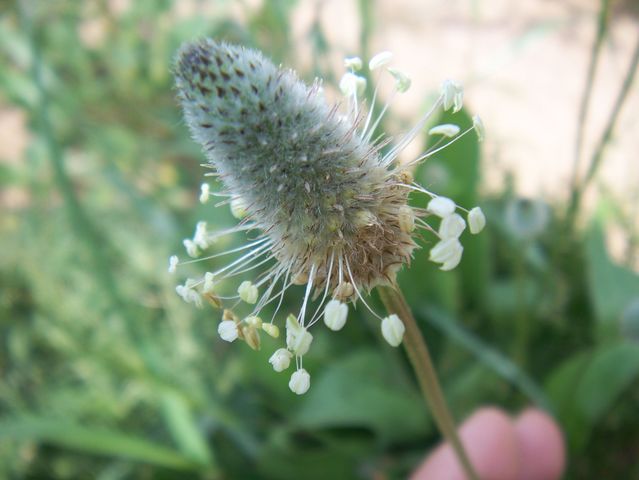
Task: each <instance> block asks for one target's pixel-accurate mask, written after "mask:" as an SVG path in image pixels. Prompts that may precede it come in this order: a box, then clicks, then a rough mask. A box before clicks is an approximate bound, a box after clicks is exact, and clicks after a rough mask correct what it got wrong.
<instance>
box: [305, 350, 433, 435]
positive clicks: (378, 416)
mask: <svg viewBox="0 0 639 480" xmlns="http://www.w3.org/2000/svg"><path fill="white" fill-rule="evenodd" d="M304 400H305V401H304V404H303V405H302V407H301V409H300V410H299V411H298V412H297V414H296V415H295V416H294V417H293V422H294V425H296V426H297V427H300V428H309V429H322V428H335V427H359V428H367V429H370V430H371V431H372V432H374V433H375V434H376V435H377V437H378V438H380V439H381V440H382V441H387V442H388V441H393V440H398V439H403V440H407V439H411V438H416V437H419V436H422V435H424V434H425V433H426V432H427V431H428V430H429V429H430V417H429V415H428V413H427V409H426V406H425V404H424V401H423V400H422V398H421V397H420V396H419V395H417V393H416V391H414V390H407V389H406V387H405V386H404V385H403V384H398V382H397V381H396V379H394V378H393V374H392V372H391V371H390V369H389V368H388V367H387V365H386V364H385V363H384V361H383V357H382V356H381V355H380V354H379V353H378V352H376V351H374V350H370V349H366V350H364V349H362V350H360V351H358V352H356V353H354V354H353V355H351V356H349V357H347V358H343V359H340V360H339V361H336V362H334V363H333V364H331V365H328V366H327V367H326V368H325V369H324V370H323V371H322V372H321V374H320V375H319V378H318V379H317V381H315V382H314V385H313V387H312V388H311V390H309V392H308V393H307V394H306V398H305V399H304Z"/></svg>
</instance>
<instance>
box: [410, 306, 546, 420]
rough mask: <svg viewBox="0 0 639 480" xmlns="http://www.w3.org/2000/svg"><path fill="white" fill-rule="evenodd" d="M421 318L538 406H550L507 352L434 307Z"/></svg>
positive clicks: (542, 393) (423, 313)
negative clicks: (506, 354)
mask: <svg viewBox="0 0 639 480" xmlns="http://www.w3.org/2000/svg"><path fill="white" fill-rule="evenodd" d="M420 313H421V318H424V319H426V320H427V321H428V322H429V323H430V324H431V325H433V326H435V327H436V328H437V329H438V330H441V331H442V332H443V333H444V334H445V335H446V336H447V337H449V338H450V339H451V340H453V341H454V342H456V343H458V344H460V345H461V346H462V347H464V348H465V349H467V350H468V351H469V352H471V353H472V354H473V355H475V357H476V358H477V359H478V360H479V361H480V362H481V363H483V364H484V365H486V367H488V368H489V369H490V370H492V371H493V372H495V373H497V374H498V375H499V376H501V377H502V378H504V379H506V380H508V382H510V383H511V384H513V385H514V386H515V387H517V388H518V389H519V390H520V391H521V392H522V393H523V394H524V395H526V396H527V397H528V398H529V399H530V400H532V401H533V402H535V403H536V404H537V405H539V406H541V407H543V408H546V409H548V408H549V407H550V402H549V401H548V398H547V397H546V395H545V394H544V392H543V390H542V389H541V387H539V386H538V385H537V383H536V382H535V381H534V380H533V379H532V378H530V377H529V376H528V375H527V374H526V372H524V371H523V370H521V369H520V368H519V367H518V366H517V365H516V364H515V363H513V362H512V361H511V360H510V359H508V358H507V357H506V356H505V355H504V354H502V353H501V352H499V351H498V350H496V349H495V348H493V347H491V346H490V345H488V344H486V343H485V342H483V341H482V340H481V339H480V338H479V337H477V336H476V335H474V334H473V333H472V332H470V331H469V330H467V329H465V328H464V327H463V326H462V325H461V324H460V323H458V322H456V321H455V320H454V319H453V318H452V317H450V316H448V315H446V314H444V313H443V312H441V311H439V310H436V309H434V308H423V309H421V310H420Z"/></svg>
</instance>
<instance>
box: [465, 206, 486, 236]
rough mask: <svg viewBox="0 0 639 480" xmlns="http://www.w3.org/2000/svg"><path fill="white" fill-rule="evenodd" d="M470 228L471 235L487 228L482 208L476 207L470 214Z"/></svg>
mask: <svg viewBox="0 0 639 480" xmlns="http://www.w3.org/2000/svg"><path fill="white" fill-rule="evenodd" d="M468 226H469V227H470V233H472V234H473V235H475V234H477V233H479V232H481V231H482V230H483V229H484V227H485V226H486V217H485V216H484V212H482V210H481V208H479V207H475V208H473V209H471V211H470V212H468Z"/></svg>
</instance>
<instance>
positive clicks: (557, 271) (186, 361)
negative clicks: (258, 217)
mask: <svg viewBox="0 0 639 480" xmlns="http://www.w3.org/2000/svg"><path fill="white" fill-rule="evenodd" d="M203 36H209V37H212V38H216V39H227V40H229V41H232V42H236V43H241V44H244V45H247V46H253V47H257V48H260V49H262V50H263V51H264V52H265V53H266V54H267V55H268V56H271V57H272V58H273V59H274V60H275V61H276V62H281V63H283V64H284V65H287V66H290V67H293V68H295V69H297V70H298V71H299V73H300V75H301V76H302V77H303V78H304V79H306V80H309V81H311V80H312V79H313V78H314V77H316V76H320V77H322V78H324V79H325V84H326V87H327V89H328V90H330V89H331V85H335V84H336V83H337V81H338V80H339V78H340V76H341V74H342V73H343V66H342V59H343V57H344V56H347V55H360V56H362V57H364V58H365V59H367V58H370V56H372V55H373V54H374V53H377V52H378V51H381V50H391V51H393V52H394V54H395V60H394V63H395V66H397V67H398V68H400V69H402V70H403V71H405V72H406V73H407V74H408V75H409V76H411V78H412V79H413V86H412V88H411V90H409V91H408V92H407V93H406V94H405V95H404V96H403V97H401V98H398V99H397V100H396V101H395V102H394V103H393V106H392V108H391V115H390V116H389V117H387V119H386V121H385V125H384V130H385V131H387V132H390V133H391V134H392V133H399V132H401V131H403V130H404V129H405V128H407V127H409V126H410V125H412V124H414V123H415V122H416V121H417V119H418V118H419V115H420V112H424V111H425V109H426V108H427V107H428V106H429V105H430V103H431V102H432V99H433V98H434V96H435V95H436V94H437V89H438V86H439V84H440V83H441V81H442V80H444V79H446V78H455V79H457V80H459V81H461V82H462V83H463V84H464V85H465V87H466V107H465V109H464V110H463V111H461V112H459V113H458V114H456V115H454V116H445V117H443V118H440V119H438V121H439V122H443V121H445V122H454V123H457V124H459V125H461V126H464V125H469V124H470V116H471V115H473V114H480V115H481V116H482V118H483V120H484V124H485V125H486V129H487V139H486V141H485V142H484V143H482V144H481V145H478V144H477V142H476V139H474V138H473V137H472V136H470V135H469V136H467V137H464V140H462V141H460V142H457V143H456V144H455V145H454V146H452V147H451V148H449V149H446V150H444V151H442V152H441V154H439V155H438V156H436V157H434V158H432V159H431V160H429V161H428V162H427V163H426V164H424V165H422V166H420V167H419V168H418V170H417V171H416V172H415V175H416V178H417V180H418V181H419V182H420V183H421V184H422V185H425V186H428V188H431V189H433V190H434V191H436V192H438V193H441V194H444V195H447V196H450V197H452V198H454V199H455V200H457V201H458V203H460V204H462V205H466V206H473V205H476V204H479V205H481V206H482V208H483V209H484V211H485V212H486V215H487V217H488V227H487V231H486V232H484V234H482V235H480V236H478V237H472V238H471V237H470V236H469V238H465V239H464V245H465V247H466V250H465V254H464V259H463V261H462V264H461V266H460V268H458V269H457V270H456V271H454V272H450V273H442V272H439V271H438V270H437V269H436V267H435V266H434V265H432V264H429V263H428V261H427V254H426V253H425V251H424V250H422V251H419V252H418V253H417V254H416V256H415V259H414V262H413V264H412V266H411V268H410V269H405V270H404V271H403V272H402V273H401V275H400V284H401V285H402V287H403V288H404V290H405V292H406V295H407V296H408V298H409V301H410V304H411V306H412V308H413V310H414V312H415V314H416V316H417V319H418V321H419V323H420V325H421V326H422V328H423V331H424V335H425V336H426V339H427V341H428V343H429V345H430V346H431V348H432V349H433V353H434V356H435V361H436V363H437V366H438V370H439V373H440V375H441V377H442V381H443V385H444V389H445V392H446V396H447V398H448V399H449V401H450V403H451V407H452V409H453V411H454V413H455V415H456V417H457V418H459V419H461V418H463V417H465V416H466V415H468V414H469V413H470V412H472V411H473V410H474V409H476V408H477V407H479V406H481V405H486V404H493V405H499V406H501V407H503V408H505V409H507V410H508V411H510V412H517V411H518V410H520V409H522V408H524V407H526V406H529V405H537V406H540V407H541V408H545V409H547V410H548V411H549V412H551V413H552V414H553V415H554V416H555V417H556V418H557V420H558V422H559V423H560V424H561V426H562V428H563V431H564V433H565V436H566V440H567V442H568V447H569V465H568V471H567V474H566V478H568V479H600V478H609V479H626V478H639V463H638V458H639V416H638V415H637V405H638V402H639V381H638V378H639V274H638V272H639V221H638V218H639V191H638V190H637V185H638V184H639V162H637V151H639V135H637V134H638V133H639V92H638V89H637V82H636V81H635V79H634V77H633V75H634V72H635V71H636V67H637V61H638V57H639V48H638V41H639V4H638V3H637V2H636V1H635V0H626V1H621V0H617V1H605V0H601V1H599V0H564V1H550V0H536V1H534V0H527V1H522V2H509V1H506V0H455V1H448V2H444V1H441V0H439V1H436V0H426V1H424V0H421V1H419V0H399V1H390V0H387V1H382V0H376V1H365V0H360V1H355V0H352V1H337V0H325V1H320V0H318V1H311V0H274V1H268V2H267V1H263V2H260V1H238V2H231V1H195V0H193V1H187V0H181V1H179V2H178V1H177V0H176V1H170V0H163V1H151V0H141V1H127V0H104V1H99V0H89V1H84V2H76V1H71V0H67V1H63V0H50V1H35V0H33V1H27V0H25V1H22V2H20V1H4V2H2V3H0V252H1V253H0V478H16V479H22V478H26V479H30V478H55V479H76V478H96V479H100V480H116V479H133V478H160V479H161V478H205V479H222V478H233V479H235V478H255V479H298V478H305V479H314V478H317V479H326V478H334V479H400V478H406V476H407V475H408V473H409V472H410V471H411V470H412V468H414V466H415V465H417V463H418V462H419V461H420V460H421V459H422V458H423V456H424V454H425V452H427V451H428V450H429V449H430V448H432V446H433V445H435V444H436V443H437V442H438V438H439V437H438V434H437V432H436V429H435V428H434V426H433V424H432V421H431V418H430V416H429V413H428V412H427V411H426V409H425V407H424V405H423V401H422V400H421V398H420V396H419V392H418V390H417V388H416V385H415V382H414V380H413V377H412V373H411V371H410V368H409V366H408V364H407V361H406V359H405V357H404V354H403V352H402V351H399V350H394V349H391V348H389V347H388V346H387V345H386V344H385V342H384V341H383V340H382V339H381V337H380V335H379V333H378V328H379V326H378V325H377V322H376V321H374V319H373V318H371V316H370V315H367V314H366V312H365V311H362V310H358V311H357V312H356V313H352V314H351V316H350V317H349V318H350V320H349V322H348V323H347V326H346V328H345V329H344V330H343V331H342V332H340V334H339V335H337V334H334V333H331V332H327V331H324V330H325V329H322V328H317V329H315V330H314V332H313V334H314V335H315V336H316V339H315V342H314V347H313V350H312V352H311V355H310V356H309V357H308V358H307V359H305V366H306V368H307V369H308V370H309V371H311V373H312V375H313V386H312V388H311V390H310V391H309V392H308V393H307V394H306V395H304V396H302V397H297V396H295V395H292V394H291V393H290V391H289V390H288V388H287V382H288V376H286V375H278V374H276V373H275V372H273V370H272V369H271V368H270V366H269V365H268V363H267V359H268V357H269V356H270V354H271V353H272V351H273V350H274V349H275V348H276V345H278V344H276V342H275V341H270V340H264V342H263V347H262V350H261V351H260V352H253V351H251V350H249V349H248V348H243V347H245V345H232V348H229V345H228V344H226V343H224V342H221V341H220V340H219V338H218V336H217V324H218V322H219V320H220V318H219V316H220V314H219V312H216V311H213V310H211V309H206V308H205V309H202V310H198V309H195V308H192V306H189V305H186V304H184V303H182V302H181V300H180V299H179V298H178V297H177V295H176V294H175V290H174V288H175V283H176V282H177V279H176V277H171V276H169V275H168V274H167V273H166V267H167V259H168V257H169V255H171V254H174V253H180V254H182V248H181V240H182V238H185V237H190V236H191V235H192V232H193V228H194V225H195V223H196V221H198V220H203V219H204V220H207V222H209V225H211V226H220V227H222V226H230V225H233V223H234V220H233V219H232V217H231V215H230V213H229V212H228V210H227V209H226V208H218V209H215V208H213V207H212V205H210V204H208V205H201V204H199V202H198V192H199V185H200V183H201V182H202V179H203V169H202V168H201V167H200V163H202V162H203V155H202V154H201V152H200V151H199V148H198V147H197V145H196V144H195V143H194V142H193V141H191V139H190V136H189V134H188V132H187V129H186V127H185V125H184V123H183V122H182V120H181V115H180V111H179V108H178V106H177V102H176V101H175V92H174V90H173V86H172V78H171V71H170V70H171V63H172V58H173V55H174V53H175V51H176V49H177V48H178V47H179V45H180V44H181V43H182V42H183V41H187V40H192V39H194V38H198V37H203ZM427 145H428V139H427V138H426V135H425V133H424V135H423V137H422V138H420V139H418V141H417V142H415V145H412V146H411V148H410V149H409V150H408V151H407V152H406V158H407V159H408V158H410V156H411V155H413V156H414V155H416V154H418V153H419V152H420V151H422V150H423V149H424V148H425V147H427ZM241 241H242V238H240V237H238V238H236V239H231V242H241ZM429 241H430V240H429V239H426V240H425V242H429ZM227 246H228V245H227ZM220 248H222V246H220ZM426 252H427V250H426ZM211 268H213V267H212V266H211V264H206V263H200V264H195V265H194V266H192V269H191V272H192V273H194V274H199V275H201V274H202V273H203V272H204V271H205V270H206V269H211ZM187 273H188V272H187ZM294 296H295V292H294V294H293V296H292V297H291V298H290V299H289V300H290V302H291V303H290V304H291V305H297V304H298V298H293V297H294ZM371 302H372V303H373V304H377V305H378V306H377V308H378V310H380V311H381V307H380V306H379V303H378V301H377V298H376V297H375V295H373V298H372V299H371Z"/></svg>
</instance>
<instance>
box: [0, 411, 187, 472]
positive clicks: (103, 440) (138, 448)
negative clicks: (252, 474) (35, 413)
mask: <svg viewBox="0 0 639 480" xmlns="http://www.w3.org/2000/svg"><path fill="white" fill-rule="evenodd" d="M0 438H5V439H12V440H29V441H36V442H44V443H50V444H52V445H56V446H59V447H65V448H70V449H73V450H76V451H79V452H85V453H89V454H94V455H105V456H113V457H121V458H128V459H130V460H133V461H137V462H144V463H149V464H152V465H156V466H158V467H165V468H173V469H178V470H194V469H196V468H198V467H197V465H196V464H194V463H193V461H192V460H190V459H189V458H187V457H185V456H183V455H181V454H180V453H178V452H176V451H174V450H172V449H170V448H167V447H164V446H161V445H157V444H155V443H152V442H149V441H148V440H144V439H141V438H137V437H133V436H130V435H128V434H125V433H121V432H118V431H115V430H108V429H104V428H100V427H84V426H81V425H77V424H74V423H70V422H64V421H58V420H50V419H47V418H39V417H26V418H20V419H15V420H8V419H4V420H0Z"/></svg>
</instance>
